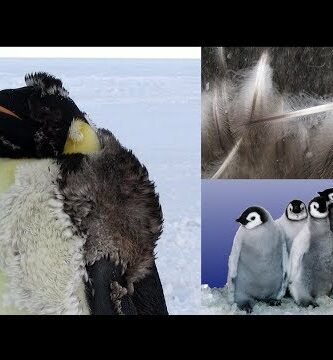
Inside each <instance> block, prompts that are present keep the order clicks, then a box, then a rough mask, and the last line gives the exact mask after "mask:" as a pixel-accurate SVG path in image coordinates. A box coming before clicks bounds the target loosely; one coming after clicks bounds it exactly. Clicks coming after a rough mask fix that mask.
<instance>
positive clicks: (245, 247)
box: [227, 206, 288, 313]
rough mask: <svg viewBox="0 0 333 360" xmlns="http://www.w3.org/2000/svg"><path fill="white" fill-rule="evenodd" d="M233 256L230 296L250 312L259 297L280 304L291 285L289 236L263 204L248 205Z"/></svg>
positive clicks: (237, 235) (240, 221) (231, 260)
mask: <svg viewBox="0 0 333 360" xmlns="http://www.w3.org/2000/svg"><path fill="white" fill-rule="evenodd" d="M236 221H237V222H239V223H240V224H241V225H240V227H239V229H238V231H237V233H236V236H235V239H234V243H233V246H232V250H231V254H230V257H229V273H228V283H227V286H228V290H229V295H230V300H231V301H232V302H235V303H236V304H237V305H238V307H239V308H240V309H242V310H246V312H248V313H249V312H252V308H253V306H254V304H255V302H256V301H265V302H267V303H270V304H271V305H278V304H279V302H280V300H281V299H282V297H283V296H284V294H285V291H286V286H287V256H288V255H287V249H286V244H285V236H284V233H283V231H282V230H281V228H280V227H279V226H278V225H277V224H276V223H275V222H274V221H273V219H272V217H271V215H270V214H269V212H268V211H267V210H265V209H264V208H262V207H258V206H252V207H249V208H248V209H246V210H245V211H244V212H243V213H242V215H241V216H240V217H239V218H238V219H237V220H236Z"/></svg>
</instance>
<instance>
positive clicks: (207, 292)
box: [200, 285, 333, 315]
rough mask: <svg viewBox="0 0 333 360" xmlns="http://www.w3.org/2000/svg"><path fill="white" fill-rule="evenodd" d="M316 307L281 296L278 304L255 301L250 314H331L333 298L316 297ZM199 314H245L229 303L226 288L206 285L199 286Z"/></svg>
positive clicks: (332, 312)
mask: <svg viewBox="0 0 333 360" xmlns="http://www.w3.org/2000/svg"><path fill="white" fill-rule="evenodd" d="M317 302H318V305H319V306H318V307H316V308H313V307H312V306H309V307H308V308H301V307H299V306H297V305H296V304H295V302H294V301H293V300H292V299H291V298H283V299H282V303H281V305H280V306H269V305H267V304H265V303H262V302H260V303H257V304H256V305H255V306H254V307H253V312H252V315H332V314H333V299H332V298H330V297H328V296H324V297H322V298H319V299H318V301H317ZM201 303H202V309H201V311H200V313H201V314H206V315H246V312H245V311H241V310H239V309H238V308H237V305H236V304H230V303H229V302H228V297H227V289H226V287H224V288H210V287H209V286H208V285H202V286H201Z"/></svg>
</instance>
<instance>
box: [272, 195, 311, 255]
mask: <svg viewBox="0 0 333 360" xmlns="http://www.w3.org/2000/svg"><path fill="white" fill-rule="evenodd" d="M307 217H308V212H307V209H306V206H305V204H304V203H303V202H302V201H300V200H292V201H291V202H290V203H289V204H288V206H287V208H286V210H285V212H284V213H283V214H282V216H281V217H280V218H279V219H277V220H276V223H277V224H278V225H280V226H281V227H282V229H283V231H284V232H285V235H286V245H287V251H288V254H290V249H291V245H292V243H293V241H294V239H295V237H296V236H297V234H298V233H299V232H300V231H301V230H302V228H303V227H304V225H305V224H306V222H307Z"/></svg>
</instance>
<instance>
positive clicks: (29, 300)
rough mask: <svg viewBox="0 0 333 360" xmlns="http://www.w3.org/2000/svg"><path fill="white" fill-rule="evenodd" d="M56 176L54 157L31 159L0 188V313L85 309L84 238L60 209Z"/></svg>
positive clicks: (83, 311) (45, 312) (79, 311)
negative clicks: (9, 182)
mask: <svg viewBox="0 0 333 360" xmlns="http://www.w3.org/2000/svg"><path fill="white" fill-rule="evenodd" d="M58 177H59V166H58V165H57V164H56V163H55V162H54V161H52V160H35V161H30V162H29V163H28V164H20V165H18V166H17V167H16V171H15V181H14V183H13V184H12V185H11V186H9V187H8V188H7V189H6V190H5V191H4V192H3V193H0V270H1V275H0V313H1V314H8V313H12V314H14V313H15V314H20V313H29V314H89V308H88V305H87V302H86V298H85V288H84V278H85V277H86V276H87V275H86V271H85V266H84V259H83V245H84V239H83V238H82V237H80V236H78V235H76V234H75V233H74V231H73V230H74V227H73V224H72V222H71V220H70V217H69V216H68V215H67V214H66V213H65V212H64V211H63V201H62V196H61V195H60V194H59V189H58V186H57V182H56V179H57V178H58Z"/></svg>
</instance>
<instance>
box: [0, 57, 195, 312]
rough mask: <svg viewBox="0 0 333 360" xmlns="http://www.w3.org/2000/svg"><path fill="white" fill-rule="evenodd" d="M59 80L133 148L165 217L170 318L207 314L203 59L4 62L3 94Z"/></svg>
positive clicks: (161, 263)
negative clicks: (38, 78) (37, 76)
mask: <svg viewBox="0 0 333 360" xmlns="http://www.w3.org/2000/svg"><path fill="white" fill-rule="evenodd" d="M35 71H46V72H49V73H51V74H54V75H55V76H57V77H60V78H61V79H62V80H63V83H64V87H65V88H66V89H67V90H68V91H69V93H70V96H71V98H72V99H73V100H74V101H75V102H76V103H77V105H78V106H79V107H80V108H81V109H82V110H84V111H85V112H87V113H88V115H89V116H90V118H91V120H92V121H93V122H94V123H95V124H96V125H97V126H98V127H105V128H108V129H110V130H111V131H112V132H113V133H114V134H115V136H116V137H117V138H118V139H119V140H120V142H121V143H122V144H123V145H124V146H126V147H128V148H131V149H132V150H133V151H134V153H135V154H136V156H137V157H138V158H139V159H140V160H141V162H142V163H144V164H145V165H146V166H147V168H148V170H149V173H150V178H151V179H153V180H154V181H155V182H156V185H157V191H158V192H159V194H160V200H161V204H162V208H163V212H164V217H165V224H164V232H163V235H162V237H161V239H160V241H159V244H158V246H157V256H158V260H157V266H158V269H159V272H160V276H161V280H162V283H163V287H164V292H165V296H166V301H167V305H168V308H169V312H170V313H171V314H195V313H198V312H199V311H200V227H201V220H200V60H129V59H127V60H124V59H119V60H118V59H110V60H102V59H96V60H92V59H86V60H85V59H82V60H81V59H80V60H77V59H76V60H70V59H51V60H50V59H0V89H5V88H14V87H20V86H24V81H23V78H24V75H25V74H26V73H28V72H35Z"/></svg>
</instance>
